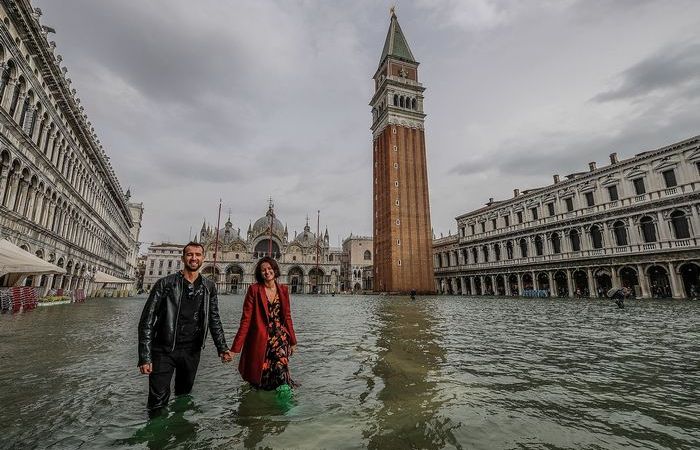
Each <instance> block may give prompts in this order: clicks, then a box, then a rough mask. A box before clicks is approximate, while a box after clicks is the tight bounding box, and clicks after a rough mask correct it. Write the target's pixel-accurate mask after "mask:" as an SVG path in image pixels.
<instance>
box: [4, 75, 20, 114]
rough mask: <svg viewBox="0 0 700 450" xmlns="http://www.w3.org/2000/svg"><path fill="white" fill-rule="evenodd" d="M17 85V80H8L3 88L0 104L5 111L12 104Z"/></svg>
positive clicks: (8, 109)
mask: <svg viewBox="0 0 700 450" xmlns="http://www.w3.org/2000/svg"><path fill="white" fill-rule="evenodd" d="M16 85H17V80H16V79H14V80H9V81H8V82H7V86H5V90H4V92H3V96H2V103H0V106H2V108H3V109H4V110H6V111H8V113H9V111H10V106H12V98H13V97H14V96H15V86H16Z"/></svg>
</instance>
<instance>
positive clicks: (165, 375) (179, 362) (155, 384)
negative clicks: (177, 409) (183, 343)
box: [148, 346, 201, 410]
mask: <svg viewBox="0 0 700 450" xmlns="http://www.w3.org/2000/svg"><path fill="white" fill-rule="evenodd" d="M200 353H201V348H200V347H198V346H194V347H193V346H187V347H185V348H178V347H177V346H176V347H175V350H173V351H172V352H167V351H164V350H161V349H155V348H154V349H153V372H151V374H150V375H149V376H148V409H150V410H156V409H159V408H162V407H164V406H166V405H167V404H168V400H170V381H171V380H172V378H173V373H175V395H184V394H189V393H190V392H191V391H192V385H194V379H195V377H196V376H197V367H198V366H199V355H200Z"/></svg>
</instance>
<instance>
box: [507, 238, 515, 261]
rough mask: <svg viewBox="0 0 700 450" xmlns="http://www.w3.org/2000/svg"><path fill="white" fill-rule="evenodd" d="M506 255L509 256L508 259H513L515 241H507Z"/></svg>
mask: <svg viewBox="0 0 700 450" xmlns="http://www.w3.org/2000/svg"><path fill="white" fill-rule="evenodd" d="M506 255H507V256H508V259H513V242H512V241H508V242H507V243H506Z"/></svg>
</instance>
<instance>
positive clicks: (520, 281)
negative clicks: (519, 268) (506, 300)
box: [515, 273, 523, 297]
mask: <svg viewBox="0 0 700 450" xmlns="http://www.w3.org/2000/svg"><path fill="white" fill-rule="evenodd" d="M515 276H516V277H518V295H519V296H521V297H522V296H523V274H521V273H517V274H515Z"/></svg>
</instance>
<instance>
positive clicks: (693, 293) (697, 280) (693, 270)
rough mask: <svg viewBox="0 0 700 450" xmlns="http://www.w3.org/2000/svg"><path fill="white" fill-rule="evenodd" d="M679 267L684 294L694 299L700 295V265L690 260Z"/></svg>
mask: <svg viewBox="0 0 700 450" xmlns="http://www.w3.org/2000/svg"><path fill="white" fill-rule="evenodd" d="M679 269H680V274H681V280H682V281H683V294H685V296H686V297H687V298H692V299H697V298H698V297H700V266H698V264H696V263H693V262H690V263H685V264H683V265H682V266H680V268H679Z"/></svg>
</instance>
